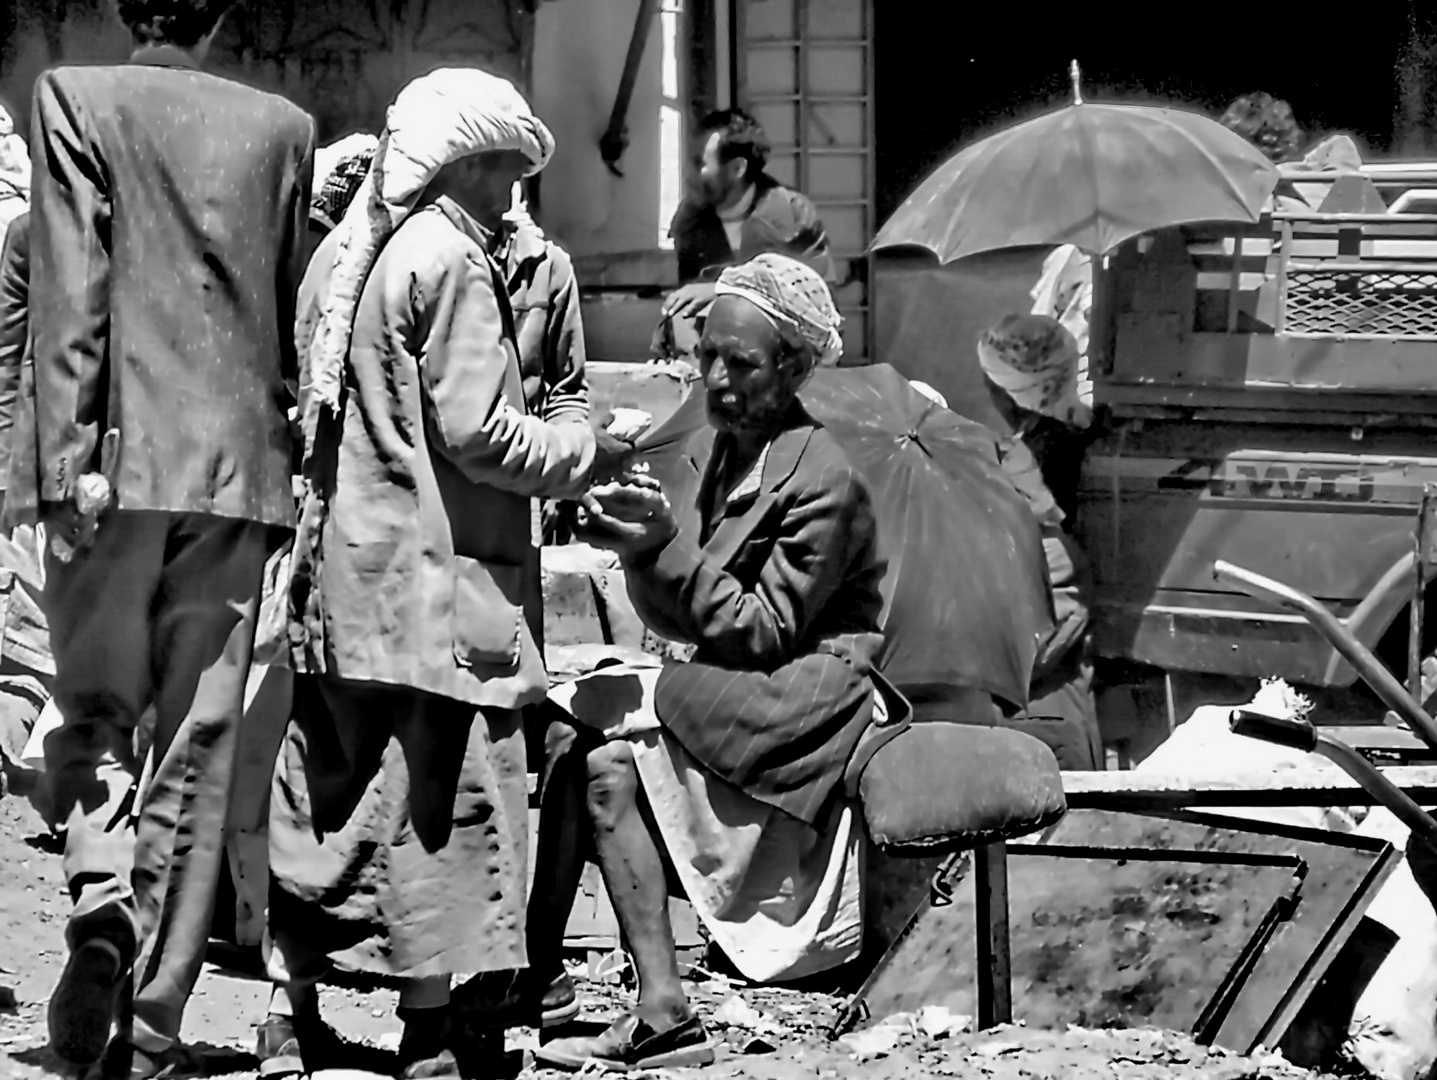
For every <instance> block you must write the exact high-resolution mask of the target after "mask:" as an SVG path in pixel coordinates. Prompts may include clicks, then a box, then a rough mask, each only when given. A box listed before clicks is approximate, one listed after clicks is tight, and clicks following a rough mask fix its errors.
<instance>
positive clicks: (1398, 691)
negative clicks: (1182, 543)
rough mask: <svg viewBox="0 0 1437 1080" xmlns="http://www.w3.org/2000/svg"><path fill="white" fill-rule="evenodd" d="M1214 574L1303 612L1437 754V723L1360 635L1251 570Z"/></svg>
mask: <svg viewBox="0 0 1437 1080" xmlns="http://www.w3.org/2000/svg"><path fill="white" fill-rule="evenodd" d="M1212 572H1213V577H1215V578H1216V579H1217V580H1218V581H1221V582H1223V583H1225V584H1228V585H1235V586H1237V587H1238V588H1240V589H1241V590H1242V591H1243V592H1245V593H1247V594H1248V595H1249V596H1253V597H1257V598H1258V599H1262V600H1269V601H1271V602H1273V603H1275V604H1277V605H1278V606H1279V607H1284V608H1288V609H1289V610H1292V611H1296V612H1299V613H1300V614H1301V615H1302V616H1303V617H1304V618H1306V619H1307V621H1308V622H1309V623H1310V624H1311V625H1312V627H1313V629H1315V630H1316V631H1317V632H1318V633H1319V634H1321V635H1322V636H1323V637H1324V638H1325V639H1326V640H1327V643H1328V644H1329V645H1331V646H1332V647H1333V648H1334V649H1336V650H1337V652H1338V653H1339V654H1340V655H1341V656H1342V658H1343V659H1345V660H1346V661H1347V662H1348V663H1349V664H1351V665H1352V666H1353V668H1355V669H1356V671H1357V674H1358V675H1359V676H1361V677H1362V681H1363V682H1365V683H1366V684H1367V685H1368V686H1369V687H1371V688H1372V691H1373V693H1375V694H1376V695H1377V696H1378V697H1379V698H1381V699H1382V703H1383V704H1384V705H1386V706H1387V707H1388V708H1389V709H1391V710H1393V711H1394V712H1396V713H1397V715H1398V716H1400V717H1402V719H1403V720H1405V721H1407V723H1408V724H1409V725H1411V727H1412V730H1413V731H1414V732H1415V733H1416V734H1417V735H1418V736H1420V737H1421V739H1422V741H1423V742H1425V743H1426V744H1427V745H1428V746H1430V747H1432V748H1433V749H1434V750H1437V723H1434V722H1433V720H1432V717H1430V716H1428V715H1427V713H1426V711H1424V710H1423V708H1422V706H1421V704H1420V703H1418V702H1417V701H1416V700H1414V699H1413V697H1412V695H1411V694H1409V693H1408V692H1407V688H1406V687H1404V686H1403V685H1402V683H1401V682H1400V681H1398V679H1397V677H1396V676H1395V675H1393V674H1392V672H1390V671H1388V670H1387V668H1386V667H1384V666H1383V664H1382V661H1380V660H1378V659H1377V657H1375V656H1373V655H1372V651H1371V650H1370V649H1368V648H1367V646H1365V645H1363V644H1362V642H1360V641H1358V640H1357V637H1356V635H1354V634H1353V633H1352V631H1351V630H1349V629H1348V628H1347V625H1346V624H1345V623H1344V622H1342V620H1340V619H1339V618H1337V616H1336V615H1334V614H1332V612H1330V611H1328V610H1327V608H1325V607H1323V606H1322V605H1321V604H1319V603H1318V602H1317V601H1316V600H1314V599H1313V598H1312V597H1310V596H1308V595H1307V594H1306V593H1303V592H1299V591H1298V590H1296V589H1294V588H1292V587H1291V586H1290V585H1284V584H1283V583H1282V582H1280V581H1274V580H1273V579H1272V578H1268V577H1263V576H1262V575H1261V574H1256V573H1253V571H1251V570H1245V569H1243V568H1242V567H1241V566H1234V565H1233V564H1232V563H1229V562H1223V561H1221V560H1220V561H1218V562H1216V563H1214V564H1213V568H1212Z"/></svg>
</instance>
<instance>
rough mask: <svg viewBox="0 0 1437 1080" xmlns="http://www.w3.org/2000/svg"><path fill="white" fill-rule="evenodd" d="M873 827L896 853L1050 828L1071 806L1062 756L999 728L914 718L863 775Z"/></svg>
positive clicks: (960, 846) (862, 792)
mask: <svg viewBox="0 0 1437 1080" xmlns="http://www.w3.org/2000/svg"><path fill="white" fill-rule="evenodd" d="M859 798H860V799H861V801H862V803H863V813H864V817H865V819H866V820H867V823H868V833H869V836H870V837H872V839H873V841H874V843H876V844H877V845H878V846H879V847H880V848H881V849H882V850H884V851H885V852H888V853H890V854H895V855H905V854H909V855H932V854H937V853H941V852H945V851H962V850H965V849H969V848H975V847H982V846H984V845H985V844H992V843H997V842H999V841H1002V840H1013V839H1016V838H1018V837H1020V836H1027V835H1029V834H1031V833H1035V832H1039V831H1041V830H1043V829H1046V828H1047V827H1048V826H1049V825H1052V824H1054V823H1055V822H1056V821H1058V819H1059V818H1061V817H1062V816H1063V814H1064V813H1066V812H1067V808H1068V804H1067V802H1066V800H1065V799H1064V798H1063V781H1062V777H1061V775H1060V774H1059V772H1058V761H1057V758H1055V757H1054V756H1053V752H1052V751H1051V750H1049V749H1048V747H1047V746H1045V745H1043V743H1042V742H1040V741H1039V740H1037V739H1035V738H1033V737H1032V736H1031V735H1025V734H1023V733H1022V732H1020V731H1013V730H1012V729H1010V728H999V727H975V726H971V725H967V724H954V723H944V722H941V721H929V722H925V723H915V724H914V725H913V726H912V727H910V728H908V729H907V730H906V731H903V732H901V733H900V734H898V735H897V736H895V737H894V738H893V739H892V740H891V741H890V742H888V743H887V744H885V745H884V746H883V747H881V748H880V749H879V750H878V751H877V753H875V754H874V755H873V759H872V760H871V761H870V762H869V763H868V767H867V768H866V769H864V770H863V776H862V778H861V780H860V782H859Z"/></svg>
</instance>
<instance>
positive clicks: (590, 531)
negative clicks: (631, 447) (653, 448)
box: [578, 473, 678, 560]
mask: <svg viewBox="0 0 1437 1080" xmlns="http://www.w3.org/2000/svg"><path fill="white" fill-rule="evenodd" d="M578 518H579V520H578V532H579V533H580V534H581V536H582V537H583V539H584V540H586V541H587V542H588V543H590V544H592V545H594V547H598V548H605V549H607V550H609V551H614V552H617V553H618V555H619V557H620V558H621V559H625V560H632V559H636V558H639V557H640V556H642V555H645V554H647V553H649V552H651V551H655V550H657V549H658V548H661V547H663V546H664V545H665V544H667V543H668V542H669V541H670V540H672V539H673V538H674V536H675V535H676V534H677V533H678V524H677V522H675V521H674V515H673V510H672V509H671V508H670V506H669V500H668V499H667V498H666V497H665V495H664V492H663V489H662V488H661V487H660V486H659V482H658V481H657V480H655V479H654V478H653V477H651V476H648V475H647V474H645V473H634V474H631V475H629V476H626V477H624V478H623V479H622V480H619V481H615V482H613V483H609V484H600V485H599V486H598V487H594V488H590V489H589V490H588V491H587V492H585V493H584V495H583V497H582V499H580V501H579V514H578Z"/></svg>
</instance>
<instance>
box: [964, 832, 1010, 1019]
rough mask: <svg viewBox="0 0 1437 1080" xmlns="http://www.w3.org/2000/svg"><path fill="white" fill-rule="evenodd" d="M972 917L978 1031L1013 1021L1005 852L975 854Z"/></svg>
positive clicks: (991, 848)
mask: <svg viewBox="0 0 1437 1080" xmlns="http://www.w3.org/2000/svg"><path fill="white" fill-rule="evenodd" d="M973 897H974V901H975V904H974V907H975V911H974V914H975V915H976V916H977V923H978V957H977V960H978V964H977V967H978V1028H979V1030H980V1031H986V1030H987V1029H988V1028H993V1027H999V1026H1000V1025H1003V1024H1011V1023H1012V1022H1013V974H1012V954H1011V952H1010V950H1009V940H1008V849H1007V847H1006V846H1005V845H1004V844H1001V843H999V844H989V845H987V846H986V847H981V848H979V849H978V850H977V851H976V852H974V858H973Z"/></svg>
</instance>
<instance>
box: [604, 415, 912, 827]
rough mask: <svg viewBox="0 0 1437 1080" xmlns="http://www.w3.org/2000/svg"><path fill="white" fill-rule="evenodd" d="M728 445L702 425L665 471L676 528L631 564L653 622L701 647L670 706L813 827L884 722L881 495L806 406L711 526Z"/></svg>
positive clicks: (683, 727) (665, 697)
mask: <svg viewBox="0 0 1437 1080" xmlns="http://www.w3.org/2000/svg"><path fill="white" fill-rule="evenodd" d="M716 438H721V436H716V434H715V432H714V431H713V430H712V429H711V428H705V429H704V430H702V431H700V432H698V433H696V434H695V435H694V436H693V438H692V439H691V440H690V442H689V445H688V447H687V448H686V452H685V453H683V454H679V455H676V457H675V459H673V464H672V465H671V466H669V467H667V468H665V469H664V474H662V475H660V476H659V477H658V478H659V479H660V481H661V482H662V483H663V484H664V488H665V490H666V492H667V493H668V496H669V501H670V503H671V504H672V505H673V507H674V512H675V514H676V516H677V517H678V521H679V533H678V535H677V537H676V538H675V539H674V540H673V541H671V542H670V543H669V544H668V545H666V546H665V547H664V548H662V549H661V550H660V551H659V552H658V553H657V554H656V555H650V556H649V557H647V558H645V559H642V560H639V561H637V562H635V563H632V564H631V565H630V566H629V567H628V568H627V574H626V578H627V581H628V589H629V594H630V596H631V597H632V599H633V601H634V604H635V606H636V608H637V609H638V612H639V614H640V616H641V617H642V618H643V619H644V621H645V622H646V623H647V624H648V625H649V626H650V627H652V628H653V629H654V630H655V631H656V632H657V633H660V634H663V635H664V636H666V637H668V638H670V639H672V640H675V641H684V642H689V643H691V644H694V645H696V646H697V652H696V653H695V656H694V659H693V660H692V661H691V662H690V663H688V664H682V665H677V666H674V667H671V668H668V669H666V670H665V671H664V674H663V676H662V677H661V679H660V680H659V685H658V693H657V699H656V702H655V704H656V707H657V712H658V715H659V718H660V719H661V720H662V721H663V723H664V725H665V727H666V728H667V729H668V730H669V731H670V733H671V734H673V736H674V737H675V738H677V739H678V741H679V742H680V743H681V744H682V745H683V746H684V748H685V749H687V750H688V751H689V753H691V754H692V755H693V756H694V757H695V758H697V759H698V760H699V761H700V762H701V763H702V764H704V765H705V766H707V767H708V768H709V769H711V770H712V771H713V772H714V773H716V774H717V775H718V776H720V777H722V778H723V779H724V780H727V781H728V782H730V783H732V784H734V785H736V786H738V787H740V788H742V789H743V790H744V791H746V792H748V793H749V794H751V795H753V796H755V797H757V798H759V799H761V800H763V801H764V802H767V803H769V804H770V805H772V806H775V807H777V808H778V809H780V810H783V811H784V812H786V813H788V814H791V815H792V816H794V817H796V818H799V819H800V820H803V821H806V822H808V823H809V824H815V823H816V822H817V821H818V820H819V819H820V818H821V817H822V816H823V814H824V812H825V810H826V809H827V807H828V804H829V800H830V798H831V797H832V796H833V795H834V794H835V792H836V790H837V788H838V787H839V785H840V784H841V782H842V781H843V779H844V774H845V770H846V769H847V767H848V766H849V763H850V760H851V759H852V758H853V757H854V753H855V750H856V748H858V747H859V744H860V742H861V741H864V736H865V733H866V732H867V729H868V728H869V726H870V724H871V722H872V715H873V686H874V684H873V674H874V673H873V664H874V661H875V659H876V657H877V656H878V653H879V649H880V646H881V644H882V636H881V634H880V633H879V629H878V628H879V616H880V614H881V611H882V607H883V601H882V598H881V596H880V594H879V582H880V580H881V578H882V576H883V572H884V564H883V562H882V560H881V558H880V556H879V554H878V546H877V526H876V522H875V520H874V515H873V506H872V500H871V498H870V494H869V490H868V487H867V485H866V483H865V482H864V480H863V479H862V477H860V476H859V474H858V473H857V471H856V470H855V469H854V468H853V466H852V465H851V464H850V463H849V461H848V458H847V456H846V455H845V454H844V452H843V450H842V449H841V448H840V447H839V446H838V444H837V443H836V442H835V441H834V440H833V438H832V437H831V436H830V435H829V434H828V432H826V431H824V430H823V429H822V428H820V427H817V426H815V425H814V423H813V422H812V421H811V420H809V419H808V418H807V417H806V416H803V415H802V414H801V413H798V414H796V416H795V421H794V426H792V427H791V428H790V429H789V430H787V431H785V432H783V433H782V434H780V435H779V436H778V437H777V438H776V439H775V440H774V442H773V443H772V444H771V446H770V448H769V452H768V455H767V457H766V459H765V460H764V462H763V464H762V470H763V472H762V477H761V480H760V482H759V484H758V485H757V487H756V489H754V490H752V491H750V492H749V493H747V494H746V495H743V496H736V497H733V498H731V500H730V501H729V502H728V503H727V504H722V503H720V504H719V505H718V507H717V508H716V509H715V510H714V512H713V515H712V520H711V521H709V522H708V523H707V525H708V528H705V527H704V526H705V522H703V521H702V520H701V510H700V507H701V506H703V505H704V501H703V500H702V499H701V494H702V490H703V487H704V485H705V483H706V482H707V481H708V478H709V474H710V468H711V464H712V462H713V460H714V458H715V456H716V454H715V441H716Z"/></svg>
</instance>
